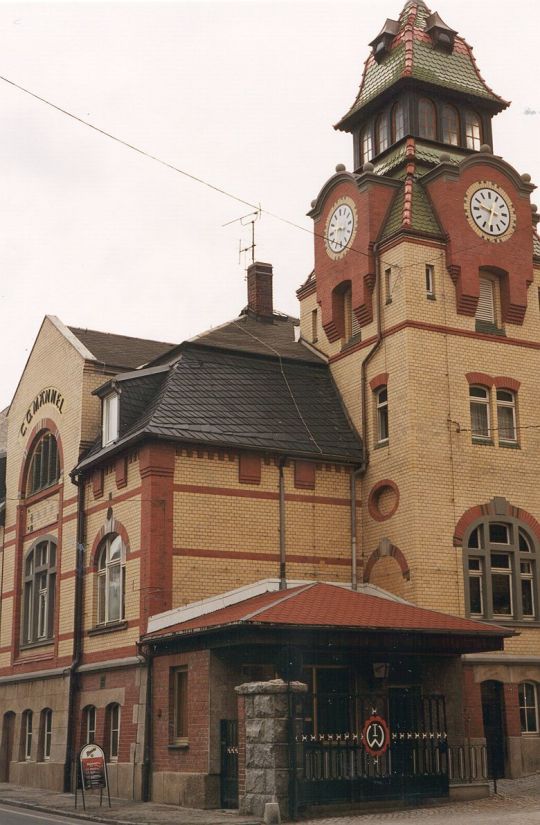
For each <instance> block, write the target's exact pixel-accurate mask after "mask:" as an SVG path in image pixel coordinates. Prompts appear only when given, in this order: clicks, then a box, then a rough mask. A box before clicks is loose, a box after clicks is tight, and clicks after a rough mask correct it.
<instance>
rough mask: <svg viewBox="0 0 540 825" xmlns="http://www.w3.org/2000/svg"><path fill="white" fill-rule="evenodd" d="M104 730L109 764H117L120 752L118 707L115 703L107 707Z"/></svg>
mask: <svg viewBox="0 0 540 825" xmlns="http://www.w3.org/2000/svg"><path fill="white" fill-rule="evenodd" d="M106 728H107V730H106V748H107V758H108V761H109V762H117V761H118V753H119V751H120V705H118V704H117V703H116V702H114V703H113V704H111V705H107V715H106Z"/></svg>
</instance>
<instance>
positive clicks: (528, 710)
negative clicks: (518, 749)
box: [519, 682, 538, 733]
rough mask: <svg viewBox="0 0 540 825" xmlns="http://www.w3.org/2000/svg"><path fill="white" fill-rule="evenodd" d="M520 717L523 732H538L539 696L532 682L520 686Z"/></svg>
mask: <svg viewBox="0 0 540 825" xmlns="http://www.w3.org/2000/svg"><path fill="white" fill-rule="evenodd" d="M519 717H520V721H521V732H522V733H538V696H537V690H536V685H535V684H533V683H532V682H522V683H521V684H520V686H519Z"/></svg>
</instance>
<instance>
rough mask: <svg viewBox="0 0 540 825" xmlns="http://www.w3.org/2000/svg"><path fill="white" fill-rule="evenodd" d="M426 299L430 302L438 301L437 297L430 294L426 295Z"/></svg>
mask: <svg viewBox="0 0 540 825" xmlns="http://www.w3.org/2000/svg"><path fill="white" fill-rule="evenodd" d="M426 298H427V299H428V301H436V300H437V299H436V297H435V295H429V294H427V295H426Z"/></svg>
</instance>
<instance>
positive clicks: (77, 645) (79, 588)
mask: <svg viewBox="0 0 540 825" xmlns="http://www.w3.org/2000/svg"><path fill="white" fill-rule="evenodd" d="M70 477H71V481H72V483H73V484H75V485H76V487H77V537H76V551H75V603H74V611H75V615H74V617H73V661H72V663H71V665H70V668H69V670H70V674H69V697H68V712H67V718H68V725H67V736H66V761H65V764H64V792H65V793H69V792H70V791H71V764H72V761H73V758H74V744H75V730H76V728H77V726H76V725H75V721H74V715H75V695H76V692H77V680H78V676H77V669H78V667H79V662H80V659H81V650H82V609H83V604H82V602H83V583H84V526H85V525H84V481H83V479H82V478H81V477H80V476H77V475H75V473H71V474H70Z"/></svg>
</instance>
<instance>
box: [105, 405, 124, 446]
mask: <svg viewBox="0 0 540 825" xmlns="http://www.w3.org/2000/svg"><path fill="white" fill-rule="evenodd" d="M119 413H120V399H119V397H118V393H116V392H112V393H110V395H106V396H105V398H104V399H103V402H102V446H103V447H105V446H106V445H107V444H111V443H112V442H113V441H116V439H117V438H118V432H119V417H120V416H119Z"/></svg>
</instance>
